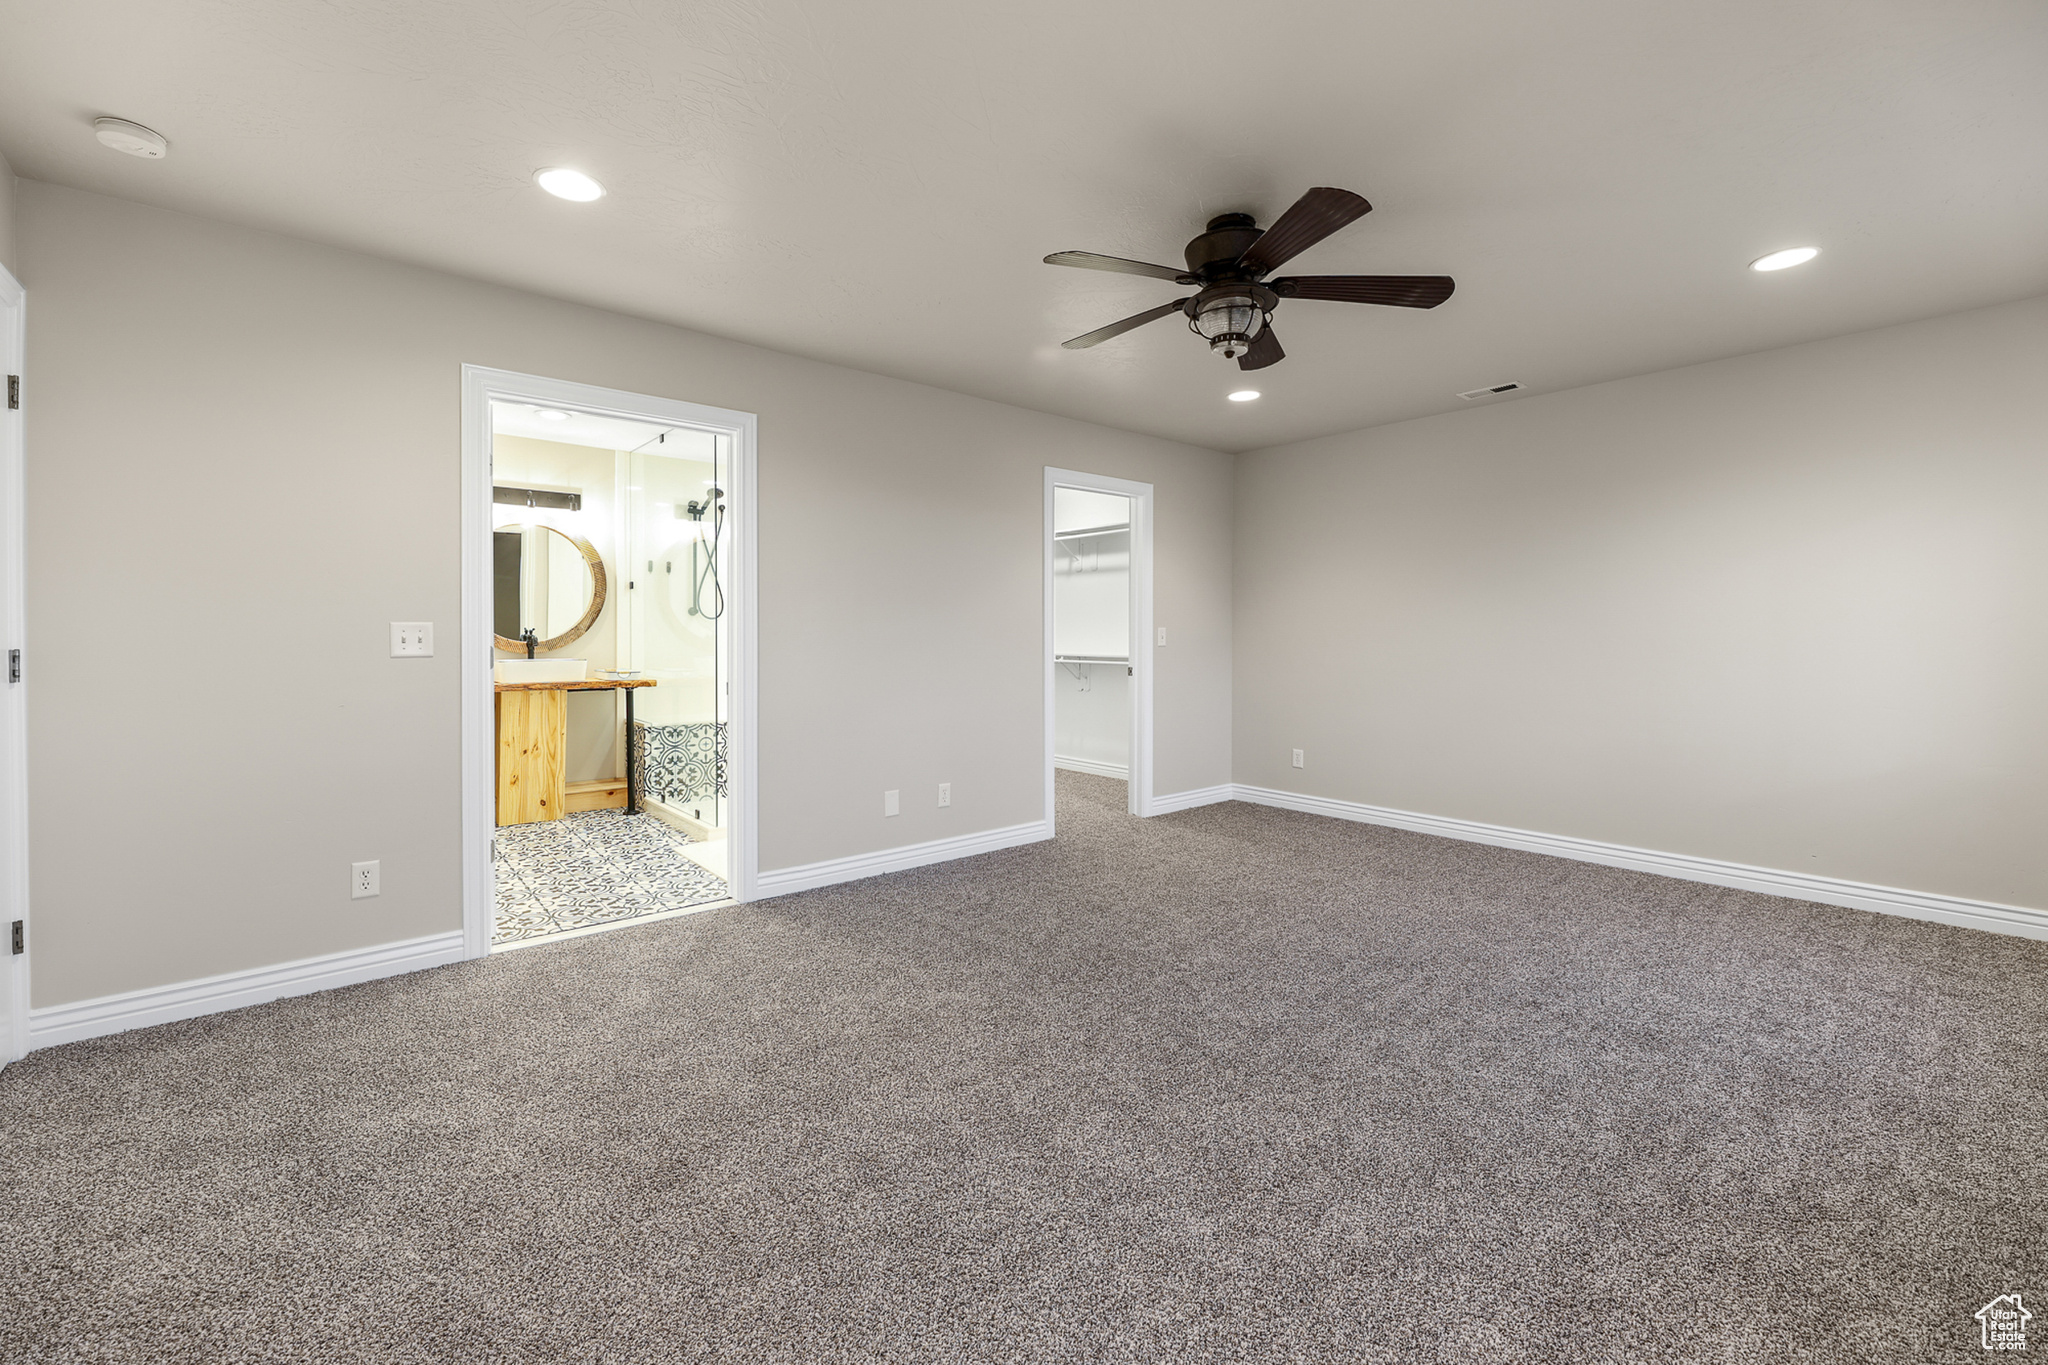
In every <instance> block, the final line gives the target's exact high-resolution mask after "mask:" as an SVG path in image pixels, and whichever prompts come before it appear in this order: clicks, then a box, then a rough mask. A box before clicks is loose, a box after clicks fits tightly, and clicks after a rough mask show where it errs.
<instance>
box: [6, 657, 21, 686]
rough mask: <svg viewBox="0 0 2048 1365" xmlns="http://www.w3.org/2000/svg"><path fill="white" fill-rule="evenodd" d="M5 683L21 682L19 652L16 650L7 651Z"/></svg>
mask: <svg viewBox="0 0 2048 1365" xmlns="http://www.w3.org/2000/svg"><path fill="white" fill-rule="evenodd" d="M7 681H9V682H11V683H17V682H20V681H21V651H20V650H18V649H10V650H8V651H7Z"/></svg>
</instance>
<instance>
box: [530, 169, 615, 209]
mask: <svg viewBox="0 0 2048 1365" xmlns="http://www.w3.org/2000/svg"><path fill="white" fill-rule="evenodd" d="M533 183H534V184H536V185H538V186H540V187H541V188H542V189H544V190H546V191H547V192H548V193H549V194H552V195H553V196H555V198H557V199H568V200H571V201H573V202H575V203H578V204H587V203H589V202H590V201H591V200H593V199H602V198H604V186H602V185H600V184H598V183H597V182H596V181H595V180H592V179H591V178H590V177H589V176H587V175H585V174H584V173H583V172H581V171H572V170H570V169H569V168H568V167H567V166H550V167H549V168H548V169H546V170H544V171H535V172H534V173H533Z"/></svg>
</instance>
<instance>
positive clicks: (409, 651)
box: [391, 621, 434, 659]
mask: <svg viewBox="0 0 2048 1365" xmlns="http://www.w3.org/2000/svg"><path fill="white" fill-rule="evenodd" d="M391 657H392V658H394V659H431V658H433V657H434V623H433V622H432V621H393V622H392V623H391Z"/></svg>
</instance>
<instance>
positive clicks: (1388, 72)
mask: <svg viewBox="0 0 2048 1365" xmlns="http://www.w3.org/2000/svg"><path fill="white" fill-rule="evenodd" d="M0 34H4V35H5V41H4V43H0V151H4V152H5V153H6V155H7V157H8V158H9V159H10V160H11V161H12V162H13V164H14V167H15V170H16V172H17V173H18V174H21V175H24V176H29V177H33V178H37V179H42V180H50V181H56V182H59V183H62V184H68V185H76V186H80V187H83V188H87V189H92V190H98V191H102V192H105V193H108V194H114V195H120V196H124V197H127V198H131V199H138V200H143V201H146V202H149V203H154V204H161V205H165V206H168V207H172V208H178V209H184V210H188V211H191V212H194V213H201V214H207V215H211V216H215V217H220V218H226V219H230V220H234V221H239V222H245V223H251V224H257V225H260V226H264V227H269V228H275V229H278V230H280V231H284V232H290V233H294V234H298V235H302V236H306V237H312V238H316V239H320V240H325V241H330V242H335V243H339V244H342V245H345V246H349V247H354V248H358V249H361V250H364V251H369V252H375V253H378V254H381V255H386V256H391V257H395V258H399V259H403V260H408V261H415V262H420V263H423V264H427V265H432V266H437V267H441V268H443V269H447V270H452V271H457V272H461V273H464V274H469V275H473V276H478V277H482V278H485V279H491V280H497V281H502V282H505V283H508V284H513V285H518V286H521V287H524V288H527V289H532V290H537V291H540V292H543V293H547V294H551V295H556V296H559V297H563V298H569V299H577V300H582V301H586V302H589V303H593V304H598V305H602V306H605V307H609V308H614V309H618V310H621V311H625V312H629V313H634V314H639V315H642V316H646V317H652V318H659V319H663V320H666V321H670V322H675V323H679V324H682V325H684V326H688V327H693V328H698V329H701V330H703V331H706V332H711V333H716V334H719V335H723V336H729V337H735V338H739V339H742V340H746V341H751V342H756V343H758V344H761V345H764V346H771V347H775V348H778V349H781V350H786V351H792V352H796V353H799V354H803V355H809V356H816V357H819V358H822V359H827V360H833V361H839V362H842V363H844V364H848V365H854V366H858V367H861V368H863V369H869V370H875V371H879V372H882V373H886V374H893V375H899V376H902V377H905V378H909V379H916V380H921V381H924V382H927V383H932V384H938V385H943V386H945V387H947V388H952V389H958V390H962V391H964V392H968V393H975V394H983V395H986V396H988V397H992V398H998V399H1003V400H1006V401H1009V402H1013V403H1019V404H1023V405H1025V406H1028V407H1034V408H1041V409H1045V410H1048V411H1053V412H1062V413H1068V414H1071V415H1073V416H1077V417H1084V418H1088V419H1091V420H1094V421H1098V422H1104V423H1108V424H1111V425H1115V426H1121V427H1126V428H1131V429H1134V430H1139V431H1147V432H1153V433H1157V434H1159V435H1163V436H1170V437H1175V438H1178V439H1181V440H1185V441H1190V442H1195V443H1198V444H1202V445H1208V446H1212V447H1216V448H1220V449H1226V450H1239V449H1246V448H1250V447H1255V446H1259V445H1265V444H1271V443H1274V442H1278V441H1284V440H1292V439H1297V438H1300V437H1306V436H1312V435H1317V434H1321V433H1325V432H1332V431H1340V430H1345V429H1348V428H1353V427H1359V426H1365V425H1369V424H1373V423H1378V422H1385V421H1391V420H1397V419H1401V418H1406V417H1414V416H1419V415H1422V414H1425V413H1431V412H1439V411H1445V410H1449V409H1452V408H1456V407H1458V406H1460V404H1459V402H1458V400H1457V399H1456V398H1455V397H1454V395H1455V394H1456V392H1457V391H1459V390H1461V389H1471V388H1476V387H1479V386H1482V385H1487V384H1493V383H1497V382H1500V381H1503V380H1520V381H1522V382H1523V383H1525V384H1527V385H1529V386H1530V387H1531V388H1532V389H1533V390H1536V391H1542V390H1546V389H1556V388H1563V387H1569V386H1573V385H1578V384H1585V383H1589V382H1593V381H1598V380H1602V379H1610V378H1616V377H1619V376H1622V375H1627V374H1635V373H1641V372H1643V371H1647V370H1654V369H1660V368H1664V367H1667V366H1671V365H1677V364H1683V363H1687V362H1690V361H1697V360H1705V359H1709V358H1712V357H1716V356H1724V355H1731V354H1736V353H1740V352H1744V351H1752V350H1758V349H1761V348H1765V347H1770V346H1774V345H1781V344H1785V343H1789V342H1795V341H1801V340H1807V339H1811V338H1815V337H1821V336H1829V335H1835V334H1839V333H1843V332H1848V331H1854V330H1857V329H1861V328H1866V327H1872V326H1879V325H1882V324H1885V323H1890V322H1897V321H1903V320H1906V319H1911V318H1916V317H1925V316H1930V315H1934V314H1938V313H1944V312H1949V311H1953V310H1956V309H1960V308H1967V307H1972V306H1976V305H1981V304H1988V303H1994V302H1998V301H2001V300H2006V299H2013V298H2019V297H2023V296H2026V295H2030V294H2037V293H2041V292H2043V291H2048V6H2044V5H2043V4H2041V3H2039V0H1945V2H1944V3H1939V4H1928V3H1924V0H1862V2H1861V3H1855V4H1851V3H1847V2H1846V0H1714V3H1710V4H1692V5H1683V4H1675V3H1674V4H1658V3H1643V0H1554V2H1553V3H1545V4H1531V3H1528V0H1468V2H1465V3H1459V2H1457V0H1404V2H1403V3H1379V4H1374V3H1361V2H1360V0H1327V2H1326V3H1313V4H1305V3H1267V4H1260V5H1251V4H1244V3H1241V2H1239V3H1227V4H1226V3H1215V2H1213V0H1175V2H1174V3H1115V2H1114V0H1033V3H1029V4H1024V3H967V4H963V3H960V0H897V2H896V3H876V2H873V0H869V2H866V3H847V0H835V2H832V3H816V2H813V3H805V2H803V0H714V2H712V3H700V4H687V3H674V2H673V0H666V2H664V0H638V2H635V0H607V2H606V3H594V2H592V0H260V2H256V0H69V2H68V3H65V4H49V3H30V2H29V0H8V2H7V3H0ZM100 114H113V115H117V116H119V117H123V118H128V119H133V120H135V121H136V122H139V123H144V124H147V125H149V126H150V127H153V128H155V129H157V130H158V131H159V132H161V133H163V134H164V135H165V136H166V137H168V138H169V139H170V140H171V156H170V158H169V159H168V160H165V161H163V162H145V161H140V160H136V159H134V158H131V157H125V156H122V155H119V154H118V153H115V152H111V151H108V150H106V149H105V148H102V147H101V146H99V145H98V144H97V143H96V142H95V141H94V140H93V137H92V133H91V130H90V127H89V124H90V120H91V119H92V118H93V117H94V116H96V115H100ZM557 164H559V165H572V166H577V167H580V168H582V169H584V170H587V171H589V172H590V173H591V174H593V175H595V176H596V177H597V178H598V179H600V180H602V181H603V182H604V183H605V184H606V186H608V187H609V189H610V190H611V194H610V196H609V197H608V198H606V199H604V200H602V201H601V202H599V203H597V204H594V205H574V204H567V203H562V202H560V201H557V200H554V199H550V198H547V197H546V196H544V195H542V194H540V193H539V192H538V191H537V190H535V189H534V188H533V187H532V186H531V184H530V183H529V177H530V176H531V174H532V172H533V171H534V170H535V168H537V167H541V166H547V165H557ZM1311 185H1338V186H1342V187H1345V188H1348V189H1353V190H1356V191H1358V192H1360V193H1362V194H1364V195H1365V196H1366V197H1367V198H1368V199H1370V200H1371V201H1372V202H1373V203H1374V205H1375V206H1376V211H1375V212H1374V213H1372V214H1371V215H1369V216H1368V217H1366V218H1365V219H1364V220H1363V221H1361V222H1359V223H1357V224H1355V225H1353V226H1352V227H1350V228H1348V229H1346V230H1345V231H1344V232H1343V233H1341V234H1339V235H1338V236H1336V237H1334V238H1332V239H1330V240H1329V241H1328V242H1326V243H1324V244H1323V245H1321V246H1318V247H1316V248H1314V249H1312V250H1311V251H1310V252H1308V253H1306V254H1304V255H1303V256H1301V257H1300V258H1298V259H1297V260H1296V261H1295V262H1294V263H1293V265H1292V266H1291V267H1290V269H1293V270H1297V271H1299V272H1302V273H1319V274H1322V273H1348V272H1369V273H1404V274H1405V273H1444V274H1450V275H1453V276H1455V277H1456V278H1457V281H1458V292H1457V295H1456V296H1455V297H1454V298H1453V299H1452V300H1451V301H1450V302H1449V303H1447V304H1445V305H1444V306H1443V307H1441V308H1439V309H1437V310H1435V311H1433V312H1417V311H1411V310H1406V309H1397V308H1371V307H1361V306H1357V305H1347V304H1335V303H1310V302H1305V301H1299V300H1297V301H1293V302H1289V303H1286V304H1284V305H1283V306H1282V307H1281V309H1280V311H1279V312H1278V313H1277V314H1276V317H1275V321H1276V327H1277V330H1278V332H1279V334H1280V336H1281V337H1282V338H1283V340H1284V342H1285V344H1286V346H1287V349H1288V352H1289V358H1288V359H1287V360H1286V361H1285V362H1283V363H1282V364H1280V365H1279V366H1277V367H1275V368H1273V369H1270V370H1266V371H1264V372H1262V373H1260V374H1259V375H1258V376H1257V377H1256V379H1255V381H1254V382H1255V383H1256V386H1257V387H1258V388H1260V389H1262V390H1263V391H1264V392H1265V395H1266V396H1265V398H1264V399H1263V400H1261V401H1260V402H1257V403H1250V404H1228V403H1225V402H1223V401H1222V400H1223V394H1224V393H1225V392H1227V391H1228V390H1230V389H1233V388H1237V387H1241V386H1242V383H1243V381H1242V379H1241V377H1240V375H1239V373H1238V371H1237V370H1236V368H1235V366H1233V365H1231V364H1229V363H1227V362H1225V361H1223V360H1221V359H1217V358H1213V357H1211V356H1210V355H1209V354H1208V353H1207V352H1206V351H1205V350H1204V348H1203V347H1202V346H1201V344H1200V343H1199V342H1198V341H1197V340H1196V339H1195V338H1193V337H1191V336H1189V335H1188V334H1187V332H1186V331H1185V329H1184V327H1183V326H1181V325H1180V324H1177V323H1175V322H1173V321H1171V320H1169V321H1166V322H1160V323H1155V324H1153V325H1152V326H1150V327H1147V328H1145V329H1143V330H1141V331H1138V332H1134V333H1132V334H1130V335H1128V336H1126V337H1123V338H1121V339H1119V340H1116V341H1112V342H1109V343H1107V344H1105V345H1103V346H1101V347H1098V348H1096V349H1094V350H1091V351H1081V352H1069V351H1063V350H1061V349H1060V348H1059V342H1060V341H1061V340H1062V339H1064V338H1066V337H1068V336H1071V335H1074V334H1076V333H1079V332H1082V331H1086V330H1088V329H1090V328H1092V327H1096V326H1098V325H1100V324H1102V323H1106V322H1109V321H1112V320H1114V319H1116V318H1118V317H1121V316H1123V315H1125V314H1127V313H1132V312H1136V311H1138V310H1139V309H1141V308H1143V307H1145V306H1147V305H1149V304H1152V303H1155V302H1163V301H1164V300H1165V299H1167V298H1170V297H1174V296H1175V290H1174V287H1173V286H1171V285H1169V284H1165V283H1163V282H1151V281H1146V280H1142V279H1134V278H1129V277H1123V276H1114V275H1104V274H1097V273H1093V272H1087V271H1076V270H1059V269H1055V268H1053V267H1050V266H1045V265H1041V264H1039V258H1040V257H1042V256H1044V255H1045V254H1046V253H1047V252H1049V251H1056V250H1064V249H1080V250H1091V251H1100V252H1105V253H1110V254H1115V255H1126V256H1135V257H1139V258H1142V259H1147V260H1154V261H1159V262H1164V263H1167V264H1175V263H1177V261H1178V254H1177V253H1178V251H1179V249H1180V247H1181V244H1182V243H1183V242H1184V241H1185V240H1186V239H1187V238H1188V237H1189V236H1191V235H1193V234H1194V233H1195V232H1197V231H1199V230H1200V228H1201V226H1202V223H1203V221H1204V220H1205V219H1206V218H1208V217H1209V216H1211V215H1213V214H1217V213H1221V212H1226V211H1230V210H1248V211H1251V212H1254V213H1256V214H1258V215H1259V218H1260V221H1261V222H1262V223H1263V222H1267V221H1270V219H1271V218H1272V216H1273V215H1274V214H1276V213H1277V212H1278V211H1279V210H1281V209H1282V208H1284V207H1285V206H1286V205H1287V204H1288V203H1289V202H1291V201H1292V199H1293V198H1294V197H1295V196H1296V195H1297V194H1299V193H1300V192H1301V191H1302V190H1303V189H1306V188H1307V187H1309V186H1311ZM1802 243H1813V244H1817V245H1819V246H1822V247H1824V248H1825V249H1826V254H1825V255H1823V256H1822V257H1821V259H1820V260H1819V261H1817V262H1815V263H1814V264H1812V265H1809V266H1806V267H1803V268H1801V269H1798V270H1792V271H1787V272H1784V273H1782V274H1778V275H1757V274H1754V273H1751V272H1749V271H1747V270H1746V269H1745V268H1744V266H1745V263H1746V262H1748V261H1749V260H1750V259H1752V258H1753V257H1755V256H1758V255H1761V254H1763V253H1764V252H1766V251H1770V250H1773V249H1776V248H1779V247H1783V246H1789V245H1797V244H1802ZM31 275H32V267H31ZM28 283H30V285H31V286H33V278H32V277H31V279H30V280H29V281H28ZM1183 292H1184V291H1183ZM674 396H676V397H682V398H703V397H705V396H704V395H696V394H688V393H682V394H677V395H674ZM709 397H710V400H711V401H715V400H716V395H711V396H709ZM1508 401H1512V400H1508Z"/></svg>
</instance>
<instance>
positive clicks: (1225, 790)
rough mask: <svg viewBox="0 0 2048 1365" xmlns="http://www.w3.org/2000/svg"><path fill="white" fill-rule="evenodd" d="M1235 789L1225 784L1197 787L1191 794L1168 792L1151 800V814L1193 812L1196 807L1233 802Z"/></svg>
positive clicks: (1235, 795) (1235, 794) (1235, 793)
mask: <svg viewBox="0 0 2048 1365" xmlns="http://www.w3.org/2000/svg"><path fill="white" fill-rule="evenodd" d="M1236 799H1237V788H1236V787H1234V786H1232V785H1231V784H1230V783H1228V782H1225V783H1223V784H1221V785H1220V786H1215V787H1197V788H1195V790H1193V791H1191V792H1168V793H1167V794H1166V795H1164V796H1155V797H1153V798H1152V814H1154V815H1171V814H1173V813H1174V812H1175V811H1177V810H1193V809H1194V808H1195V807H1196V806H1213V805H1215V804H1216V803H1217V802H1218V801H1235V800H1236Z"/></svg>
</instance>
